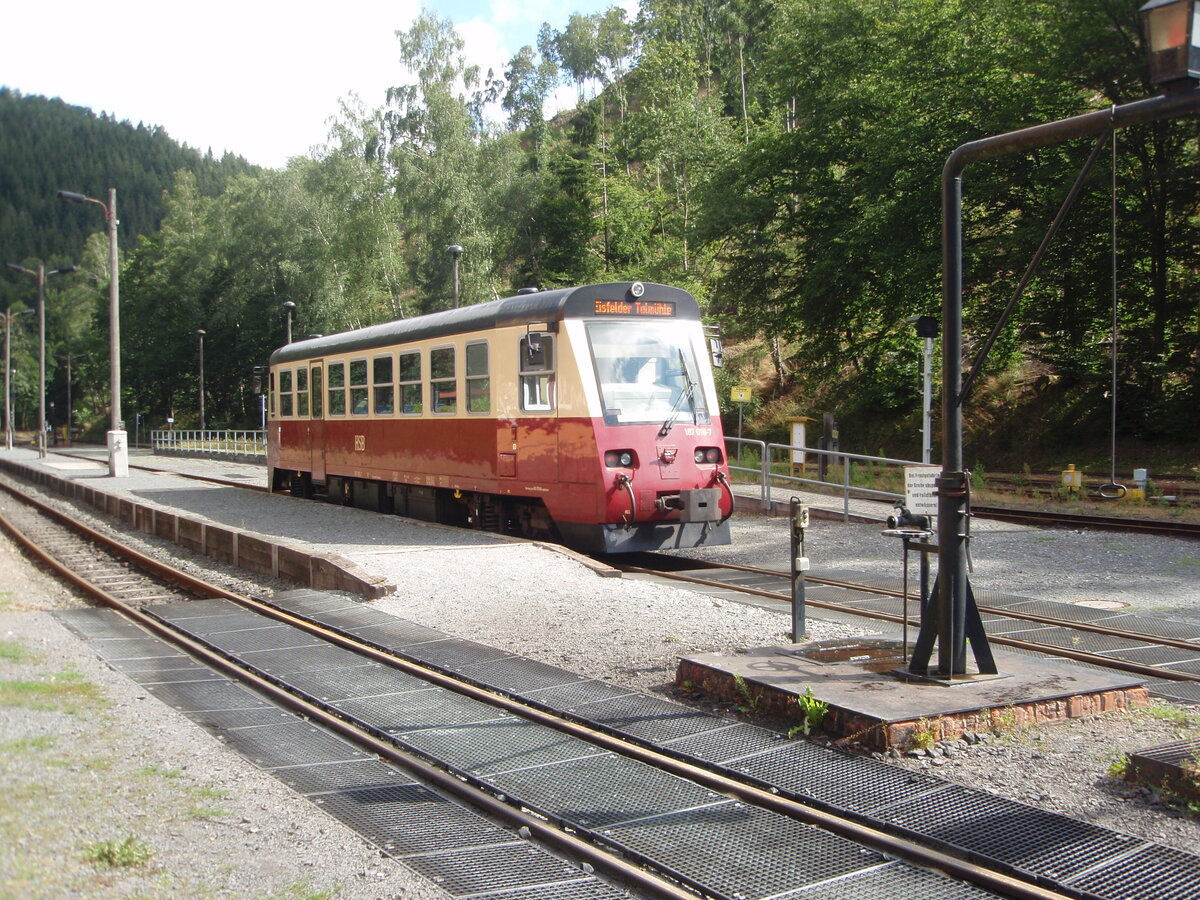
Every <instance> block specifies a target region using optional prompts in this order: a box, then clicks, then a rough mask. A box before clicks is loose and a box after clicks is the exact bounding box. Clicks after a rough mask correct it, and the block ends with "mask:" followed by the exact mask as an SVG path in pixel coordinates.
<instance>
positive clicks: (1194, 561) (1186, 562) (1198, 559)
mask: <svg viewBox="0 0 1200 900" xmlns="http://www.w3.org/2000/svg"><path fill="white" fill-rule="evenodd" d="M1179 565H1181V566H1200V556H1184V557H1182V558H1180V560H1179Z"/></svg>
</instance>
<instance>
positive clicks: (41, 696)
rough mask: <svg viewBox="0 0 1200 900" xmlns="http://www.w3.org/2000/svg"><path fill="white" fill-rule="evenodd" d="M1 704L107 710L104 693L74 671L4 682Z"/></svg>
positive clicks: (0, 690)
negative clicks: (47, 676)
mask: <svg viewBox="0 0 1200 900" xmlns="http://www.w3.org/2000/svg"><path fill="white" fill-rule="evenodd" d="M0 706H17V707H23V708H25V709H40V710H47V711H51V712H65V713H70V714H71V715H77V714H79V713H82V712H86V711H95V710H98V709H103V708H104V707H105V706H106V700H105V698H104V694H103V693H102V692H101V690H100V688H99V687H98V686H97V685H94V684H92V683H91V682H89V681H84V680H83V676H82V675H80V674H79V673H78V672H76V671H73V670H67V671H65V672H59V673H58V674H56V675H51V676H50V678H49V680H48V681H19V680H18V681H0Z"/></svg>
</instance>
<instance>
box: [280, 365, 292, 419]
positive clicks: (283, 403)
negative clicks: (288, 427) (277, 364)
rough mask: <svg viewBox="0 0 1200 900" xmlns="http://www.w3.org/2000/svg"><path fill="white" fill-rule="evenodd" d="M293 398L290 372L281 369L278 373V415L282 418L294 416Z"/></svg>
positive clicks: (287, 369)
mask: <svg viewBox="0 0 1200 900" xmlns="http://www.w3.org/2000/svg"><path fill="white" fill-rule="evenodd" d="M294 402H295V401H294V397H293V396H292V370H290V368H283V370H281V371H280V415H281V416H283V418H288V416H292V415H294V410H295V407H294V406H293V403H294Z"/></svg>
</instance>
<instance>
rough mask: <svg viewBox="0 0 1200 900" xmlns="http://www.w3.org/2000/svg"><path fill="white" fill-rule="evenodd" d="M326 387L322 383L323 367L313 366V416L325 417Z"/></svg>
mask: <svg viewBox="0 0 1200 900" xmlns="http://www.w3.org/2000/svg"><path fill="white" fill-rule="evenodd" d="M324 401H325V388H324V387H323V386H322V384H321V367H320V366H317V365H314V366H313V367H312V417H313V418H314V419H323V418H325V403H324Z"/></svg>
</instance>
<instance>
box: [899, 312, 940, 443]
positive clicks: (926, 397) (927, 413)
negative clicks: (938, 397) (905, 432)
mask: <svg viewBox="0 0 1200 900" xmlns="http://www.w3.org/2000/svg"><path fill="white" fill-rule="evenodd" d="M905 321H907V322H908V324H909V325H912V326H914V327H915V328H916V329H917V337H919V338H924V339H925V366H924V368H923V370H922V371H923V373H924V378H923V380H922V384H923V385H924V390H923V392H922V400H921V462H923V463H925V464H926V465H929V463H930V462H931V461H932V459H933V443H932V441H933V438H932V436H931V434H932V427H931V426H932V422H933V366H932V362H931V361H932V359H933V339H934V338H935V337H937V336H938V320H937V319H935V318H934V317H933V316H909V317H908V318H907V319H906V320H905Z"/></svg>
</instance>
